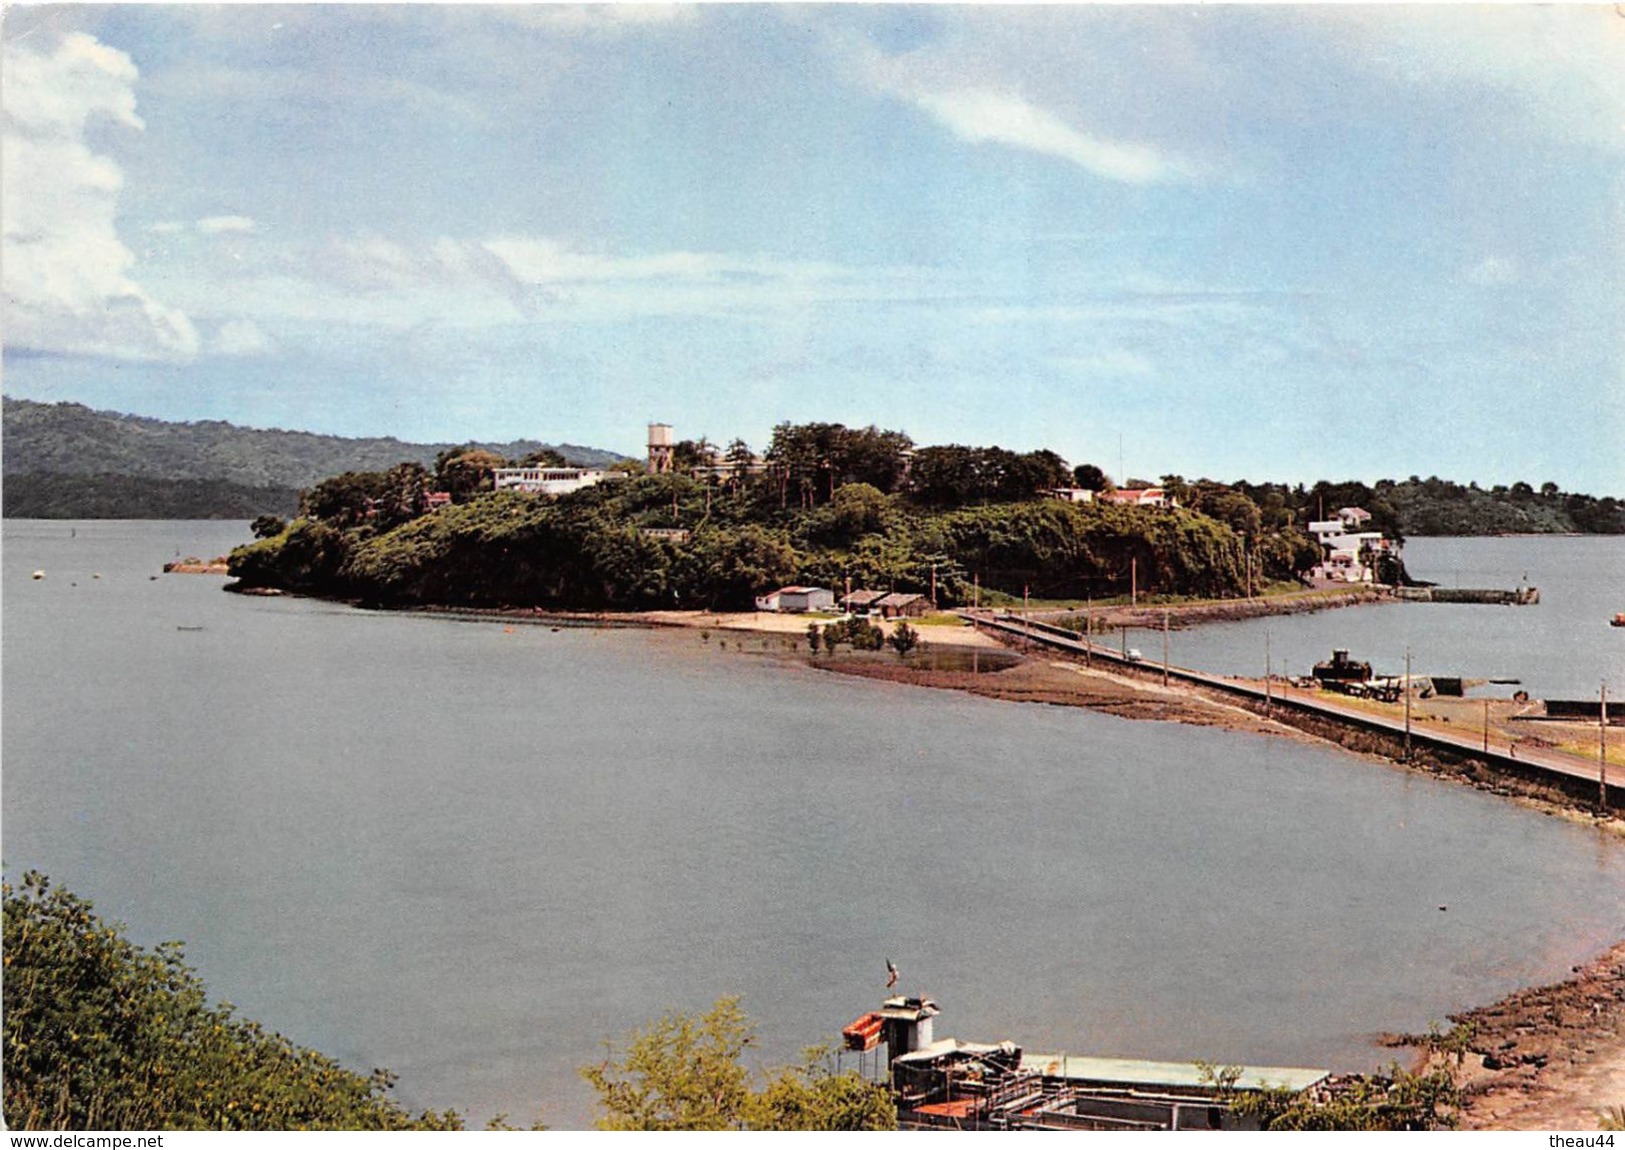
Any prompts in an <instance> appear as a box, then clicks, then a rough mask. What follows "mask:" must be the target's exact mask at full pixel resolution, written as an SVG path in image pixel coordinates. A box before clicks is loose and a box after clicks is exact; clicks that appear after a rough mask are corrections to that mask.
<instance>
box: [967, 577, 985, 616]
mask: <svg viewBox="0 0 1625 1150" xmlns="http://www.w3.org/2000/svg"><path fill="white" fill-rule="evenodd" d="M971 588H972V590H971V600H970V601H971V606H972V607H974V608H976V609H977V610H981V607H982V573H981V572H980V571H978V572H976V573H975V574H974V575H972V576H971Z"/></svg>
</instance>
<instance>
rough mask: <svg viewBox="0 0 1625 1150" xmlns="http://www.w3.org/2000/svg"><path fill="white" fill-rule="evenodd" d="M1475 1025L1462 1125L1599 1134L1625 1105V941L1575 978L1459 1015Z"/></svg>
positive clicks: (1465, 1076)
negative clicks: (1603, 1122)
mask: <svg viewBox="0 0 1625 1150" xmlns="http://www.w3.org/2000/svg"><path fill="white" fill-rule="evenodd" d="M1451 1021H1452V1022H1457V1023H1462V1024H1465V1025H1467V1026H1469V1027H1470V1028H1471V1032H1472V1034H1471V1038H1470V1039H1469V1042H1468V1050H1469V1053H1468V1056H1467V1058H1466V1060H1465V1062H1464V1064H1463V1066H1462V1072H1461V1083H1462V1095H1463V1098H1462V1122H1461V1125H1462V1128H1463V1129H1467V1130H1595V1129H1597V1124H1598V1122H1599V1121H1600V1119H1601V1117H1602V1114H1603V1112H1604V1111H1607V1110H1610V1109H1612V1108H1616V1107H1620V1106H1625V942H1621V943H1619V944H1617V945H1615V946H1614V947H1613V948H1612V949H1610V950H1609V951H1608V952H1607V953H1605V954H1603V955H1601V956H1599V957H1598V958H1596V959H1593V960H1592V961H1591V962H1589V963H1587V964H1585V965H1584V966H1579V967H1575V968H1574V972H1573V977H1571V978H1568V979H1566V980H1564V981H1563V982H1558V983H1554V984H1552V985H1550V986H1537V987H1533V988H1531V989H1528V990H1520V991H1518V992H1517V993H1516V994H1512V995H1508V996H1507V997H1506V998H1503V999H1502V1000H1501V1001H1500V1002H1497V1003H1495V1004H1493V1005H1491V1006H1484V1007H1479V1008H1478V1009H1476V1010H1468V1011H1464V1012H1463V1013H1461V1014H1457V1015H1452V1016H1451Z"/></svg>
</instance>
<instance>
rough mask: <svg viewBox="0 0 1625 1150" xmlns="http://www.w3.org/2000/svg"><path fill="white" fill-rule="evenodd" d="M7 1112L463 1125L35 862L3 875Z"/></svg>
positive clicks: (192, 1126)
mask: <svg viewBox="0 0 1625 1150" xmlns="http://www.w3.org/2000/svg"><path fill="white" fill-rule="evenodd" d="M3 891H4V903H5V945H4V954H5V957H4V963H5V980H4V986H5V989H4V994H5V1023H4V1028H5V1059H4V1070H5V1119H6V1123H7V1125H9V1126H10V1127H11V1128H12V1129H14V1130H16V1129H36V1130H109V1129H111V1130H118V1129H124V1130H289V1129H312V1130H317V1129H320V1130H408V1129H423V1130H455V1129H460V1128H461V1122H460V1120H459V1119H458V1117H457V1115H456V1114H455V1113H446V1114H438V1113H435V1112H434V1111H425V1112H424V1113H423V1114H421V1115H418V1116H416V1117H413V1116H412V1115H410V1114H409V1113H407V1112H406V1111H405V1110H403V1109H402V1108H401V1107H400V1106H399V1105H397V1104H396V1103H395V1102H394V1101H392V1100H391V1099H390V1098H389V1097H387V1092H388V1090H389V1088H390V1086H391V1084H392V1082H393V1079H392V1077H391V1076H390V1075H389V1073H388V1072H387V1071H382V1070H375V1071H374V1072H373V1073H372V1074H371V1075H370V1076H363V1075H360V1074H356V1073H354V1072H352V1071H349V1070H345V1069H344V1068H343V1067H341V1066H339V1064H338V1063H336V1062H334V1061H333V1060H332V1059H330V1058H328V1057H326V1056H325V1055H322V1054H318V1053H316V1052H315V1051H312V1050H307V1049H304V1048H302V1047H298V1046H295V1045H294V1044H293V1043H291V1042H290V1041H288V1040H287V1039H286V1038H284V1037H282V1036H281V1035H279V1034H274V1033H270V1032H267V1031H265V1030H264V1029H262V1028H261V1027H260V1026H259V1025H258V1024H257V1023H253V1022H249V1021H247V1020H244V1019H240V1018H237V1017H236V1016H235V1014H234V1012H233V1008H232V1007H231V1005H230V1004H229V1003H222V1004H220V1005H219V1006H213V1007H211V1006H209V1005H208V1003H207V1000H206V998H205V994H204V988H203V984H202V983H201V982H200V981H199V980H198V978H197V976H196V974H195V973H194V972H193V971H192V970H191V969H190V968H189V967H188V966H187V965H186V964H185V962H184V960H183V956H182V952H181V946H180V944H179V943H175V942H169V943H163V944H162V945H160V946H159V947H157V949H156V950H155V951H147V950H143V949H142V948H140V947H137V946H135V945H134V944H133V943H131V942H129V941H128V940H127V939H125V937H124V935H123V930H122V928H120V927H118V926H114V925H109V924H107V923H105V922H103V921H102V920H101V919H99V918H98V917H97V916H96V915H95V914H93V913H92V907H91V904H90V903H89V902H87V901H85V900H84V899H81V898H78V897H76V896H74V895H72V894H70V893H69V892H67V891H64V890H60V889H52V887H51V885H50V883H49V881H48V880H47V879H46V878H45V877H44V876H42V875H40V874H37V873H35V872H29V873H27V874H25V875H24V876H23V879H22V887H21V889H19V890H13V889H12V887H11V885H10V884H9V883H8V884H5V885H4V887H3Z"/></svg>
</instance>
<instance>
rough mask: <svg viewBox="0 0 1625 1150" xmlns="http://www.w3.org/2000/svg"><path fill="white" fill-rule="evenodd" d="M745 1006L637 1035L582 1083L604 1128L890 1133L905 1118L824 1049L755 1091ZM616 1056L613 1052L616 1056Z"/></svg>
mask: <svg viewBox="0 0 1625 1150" xmlns="http://www.w3.org/2000/svg"><path fill="white" fill-rule="evenodd" d="M754 1042H755V1035H754V1034H753V1033H752V1030H751V1025H750V1020H749V1019H748V1018H747V1017H746V1015H745V1012H744V1011H743V1010H741V1009H740V1007H739V1000H738V999H737V998H722V999H718V1000H717V1002H716V1004H715V1005H714V1006H713V1007H712V1008H711V1010H710V1011H709V1012H708V1013H707V1014H704V1015H701V1016H699V1017H697V1018H696V1017H694V1016H692V1015H688V1014H680V1013H678V1014H668V1015H666V1016H665V1017H664V1018H662V1019H660V1021H658V1022H656V1023H655V1024H653V1025H652V1026H650V1027H649V1028H648V1029H646V1030H642V1031H638V1032H635V1033H634V1034H633V1035H632V1036H631V1038H630V1040H629V1041H628V1043H627V1048H626V1055H625V1057H623V1058H621V1059H619V1060H617V1059H615V1058H613V1057H611V1056H606V1057H605V1059H604V1061H603V1062H601V1063H599V1064H598V1065H596V1066H584V1067H582V1068H581V1076H582V1077H583V1078H585V1079H586V1080H587V1081H588V1082H589V1083H591V1084H592V1086H593V1088H594V1089H595V1090H597V1091H598V1099H599V1102H600V1104H601V1105H602V1106H603V1108H604V1114H603V1116H602V1117H601V1118H600V1119H599V1120H598V1128H599V1129H600V1130H744V1129H756V1130H887V1129H894V1128H895V1127H896V1124H897V1112H896V1110H895V1108H893V1106H892V1104H891V1098H890V1095H889V1093H888V1092H887V1090H886V1088H885V1087H884V1086H883V1085H881V1084H879V1083H874V1082H869V1081H866V1080H865V1079H862V1078H860V1077H858V1076H857V1075H856V1074H852V1073H850V1072H848V1073H845V1074H832V1073H830V1072H829V1069H828V1065H827V1063H828V1058H827V1055H826V1053H825V1052H824V1051H821V1050H820V1051H809V1052H808V1056H807V1058H806V1061H805V1063H804V1064H803V1065H802V1066H800V1067H798V1068H795V1069H792V1070H782V1071H779V1072H777V1073H776V1074H773V1075H771V1076H770V1077H769V1078H768V1080H767V1084H766V1087H765V1088H764V1089H763V1090H762V1091H760V1092H755V1091H753V1090H752V1089H751V1086H750V1072H749V1071H748V1070H747V1069H746V1068H745V1066H744V1065H743V1063H742V1061H741V1059H742V1058H743V1056H744V1053H745V1050H746V1048H747V1047H749V1046H751V1045H753V1044H754ZM611 1053H613V1052H611Z"/></svg>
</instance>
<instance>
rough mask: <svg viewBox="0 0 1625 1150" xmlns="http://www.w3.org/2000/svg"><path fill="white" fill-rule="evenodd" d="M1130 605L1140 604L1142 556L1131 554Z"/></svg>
mask: <svg viewBox="0 0 1625 1150" xmlns="http://www.w3.org/2000/svg"><path fill="white" fill-rule="evenodd" d="M1128 605H1129V606H1130V607H1138V606H1139V605H1140V557H1139V556H1138V555H1134V556H1130V558H1129V561H1128Z"/></svg>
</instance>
